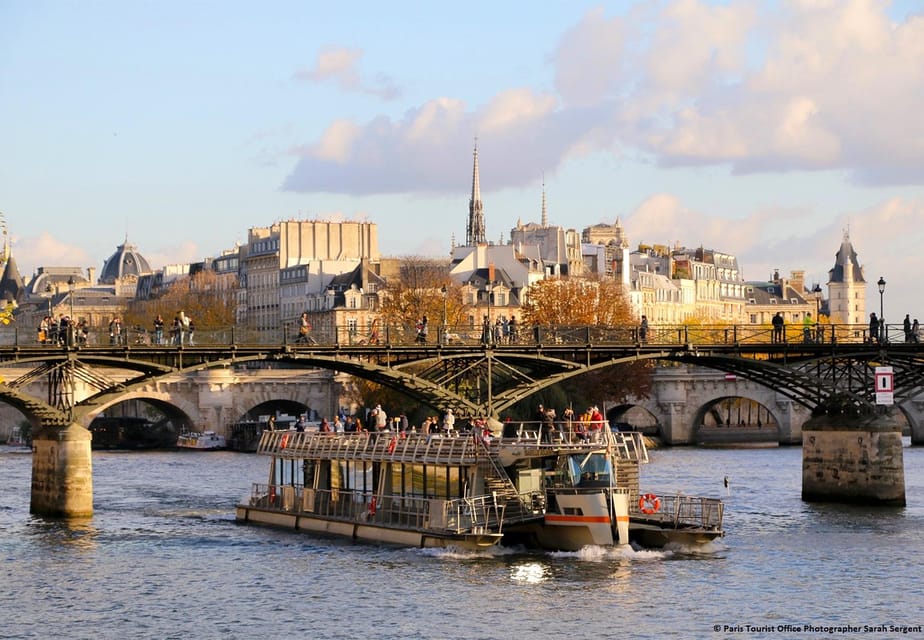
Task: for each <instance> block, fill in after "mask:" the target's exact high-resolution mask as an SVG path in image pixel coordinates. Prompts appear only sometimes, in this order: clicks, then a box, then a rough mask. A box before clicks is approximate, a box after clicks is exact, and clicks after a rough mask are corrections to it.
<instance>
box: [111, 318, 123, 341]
mask: <svg viewBox="0 0 924 640" xmlns="http://www.w3.org/2000/svg"><path fill="white" fill-rule="evenodd" d="M109 344H116V345H120V344H122V320H121V318H119V316H116V317H114V318H113V319H112V320H110V321H109Z"/></svg>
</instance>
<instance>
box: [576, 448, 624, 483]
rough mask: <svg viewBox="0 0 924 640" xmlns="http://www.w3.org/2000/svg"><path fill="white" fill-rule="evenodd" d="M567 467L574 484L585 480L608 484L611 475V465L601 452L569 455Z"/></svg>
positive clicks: (585, 481)
mask: <svg viewBox="0 0 924 640" xmlns="http://www.w3.org/2000/svg"><path fill="white" fill-rule="evenodd" d="M569 467H570V471H571V478H572V482H573V484H574V485H575V486H577V485H578V484H581V483H587V482H593V483H607V484H609V483H610V481H611V478H612V476H613V466H612V464H611V463H610V461H609V460H608V459H607V457H606V455H604V454H602V453H594V454H591V455H589V456H577V455H575V456H570V458H569Z"/></svg>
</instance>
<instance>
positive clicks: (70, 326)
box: [67, 276, 77, 347]
mask: <svg viewBox="0 0 924 640" xmlns="http://www.w3.org/2000/svg"><path fill="white" fill-rule="evenodd" d="M76 287H77V281H76V280H74V276H71V277H70V278H68V279H67V291H68V296H67V297H68V300H69V301H70V307H71V315H70V317H69V318H68V320H67V344H68V346H71V347H72V346H74V337H75V335H76V334H75V333H74V330H75V329H76V327H75V325H74V322H75V318H74V289H75V288H76Z"/></svg>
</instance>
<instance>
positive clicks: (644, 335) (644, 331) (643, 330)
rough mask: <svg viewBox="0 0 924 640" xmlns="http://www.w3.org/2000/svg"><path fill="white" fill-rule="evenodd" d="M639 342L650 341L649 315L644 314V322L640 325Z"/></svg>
mask: <svg viewBox="0 0 924 640" xmlns="http://www.w3.org/2000/svg"><path fill="white" fill-rule="evenodd" d="M638 339H639V342H648V317H647V316H642V322H641V324H639V327H638Z"/></svg>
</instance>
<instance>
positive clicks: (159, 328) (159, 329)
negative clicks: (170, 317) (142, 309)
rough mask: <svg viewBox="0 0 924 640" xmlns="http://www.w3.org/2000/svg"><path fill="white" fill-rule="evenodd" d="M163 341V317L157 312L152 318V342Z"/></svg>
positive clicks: (160, 342)
mask: <svg viewBox="0 0 924 640" xmlns="http://www.w3.org/2000/svg"><path fill="white" fill-rule="evenodd" d="M163 343H164V317H163V316H162V315H160V314H159V313H158V314H157V317H156V318H154V344H163Z"/></svg>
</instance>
